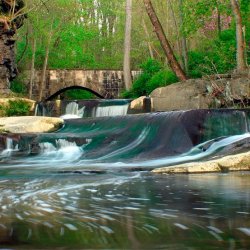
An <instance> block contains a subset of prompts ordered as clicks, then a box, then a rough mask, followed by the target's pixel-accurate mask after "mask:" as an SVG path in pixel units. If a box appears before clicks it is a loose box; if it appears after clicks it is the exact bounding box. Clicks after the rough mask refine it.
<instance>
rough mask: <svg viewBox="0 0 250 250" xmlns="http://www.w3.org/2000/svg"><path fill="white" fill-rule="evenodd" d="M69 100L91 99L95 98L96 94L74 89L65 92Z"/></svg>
mask: <svg viewBox="0 0 250 250" xmlns="http://www.w3.org/2000/svg"><path fill="white" fill-rule="evenodd" d="M64 96H65V97H66V98H67V99H68V100H89V99H94V98H96V96H95V95H94V94H92V93H91V92H89V91H87V90H82V89H72V90H68V91H66V92H65V93H64Z"/></svg>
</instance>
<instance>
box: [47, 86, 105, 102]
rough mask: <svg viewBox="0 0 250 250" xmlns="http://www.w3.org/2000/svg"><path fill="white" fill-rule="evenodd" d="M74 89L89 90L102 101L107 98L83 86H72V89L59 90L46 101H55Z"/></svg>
mask: <svg viewBox="0 0 250 250" xmlns="http://www.w3.org/2000/svg"><path fill="white" fill-rule="evenodd" d="M72 89H81V90H87V91H89V92H91V93H92V94H94V95H96V96H97V97H99V98H101V99H104V98H105V97H104V96H102V95H101V94H99V93H97V92H96V91H94V90H92V89H90V88H87V87H82V86H70V87H66V88H63V89H59V90H58V91H56V92H55V93H54V94H52V95H51V96H49V97H47V98H46V99H45V100H44V101H45V102H47V101H52V100H53V99H55V98H56V97H57V96H58V95H60V94H62V93H64V92H66V91H68V90H72Z"/></svg>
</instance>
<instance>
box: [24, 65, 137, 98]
mask: <svg viewBox="0 0 250 250" xmlns="http://www.w3.org/2000/svg"><path fill="white" fill-rule="evenodd" d="M138 74H139V72H138V71H133V72H132V77H133V78H135V77H136V75H138ZM25 75H27V76H29V75H30V74H29V72H28V71H27V72H26V74H25ZM25 82H26V84H27V85H28V84H29V79H28V77H27V79H26V80H25ZM40 82H41V71H39V70H38V71H36V73H35V80H34V86H33V99H35V100H36V99H37V96H38V91H39V86H40ZM73 86H80V87H84V88H87V89H90V90H92V91H94V92H96V93H98V94H99V95H101V96H103V97H105V98H118V97H120V95H121V92H122V91H123V90H124V87H125V84H124V79H123V72H122V71H115V70H48V71H47V74H46V84H45V89H44V96H43V99H46V98H48V97H49V96H51V95H53V94H55V93H56V92H57V91H59V90H61V89H64V88H68V87H73Z"/></svg>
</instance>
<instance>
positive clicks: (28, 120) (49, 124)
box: [0, 116, 64, 133]
mask: <svg viewBox="0 0 250 250" xmlns="http://www.w3.org/2000/svg"><path fill="white" fill-rule="evenodd" d="M63 124H64V121H63V119H61V118H54V117H40V116H19V117H2V118H0V132H2V133H3V132H8V133H46V132H52V131H55V130H57V129H58V128H60V127H61V126H62V125H63Z"/></svg>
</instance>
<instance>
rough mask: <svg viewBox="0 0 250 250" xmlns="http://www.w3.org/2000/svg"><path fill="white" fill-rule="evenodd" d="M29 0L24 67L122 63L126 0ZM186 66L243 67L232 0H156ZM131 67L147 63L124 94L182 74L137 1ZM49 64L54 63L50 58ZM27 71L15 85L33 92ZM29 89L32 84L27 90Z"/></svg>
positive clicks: (249, 53) (194, 73) (249, 41)
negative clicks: (25, 78)
mask: <svg viewBox="0 0 250 250" xmlns="http://www.w3.org/2000/svg"><path fill="white" fill-rule="evenodd" d="M42 3H43V4H42V5H40V7H39V8H36V1H31V0H28V1H27V9H29V10H31V11H29V12H28V18H27V20H26V21H25V24H24V26H23V27H22V28H21V29H20V30H19V31H18V34H17V48H16V50H17V63H18V69H19V71H20V72H21V73H22V72H23V71H24V70H27V69H31V68H32V67H33V68H35V69H43V68H44V67H45V66H46V67H47V68H50V69H65V68H67V69H77V68H81V69H122V68H123V57H124V33H125V19H126V12H125V4H126V1H125V0H122V1H117V0H78V1H76V0H53V1H42ZM152 3H153V5H154V8H155V11H156V13H157V15H158V17H159V19H160V22H161V24H162V26H163V28H164V31H165V34H166V36H167V38H168V40H169V41H170V43H171V45H172V48H173V50H174V53H175V55H176V57H177V59H178V61H179V63H180V64H181V66H182V68H183V69H185V72H186V73H187V75H188V76H189V77H190V78H199V77H202V76H204V75H211V74H217V73H226V72H229V71H231V70H233V69H235V67H236V59H235V58H236V32H235V19H234V15H233V13H232V8H231V4H230V1H229V0H199V1H197V0H152ZM240 8H241V15H242V21H243V27H244V37H245V46H246V58H247V60H248V64H249V63H250V1H249V0H241V1H240ZM131 33H132V42H131V44H132V46H131V69H133V70H142V71H143V73H142V74H141V76H140V77H139V78H138V79H137V80H136V81H135V82H134V83H133V87H132V89H131V90H130V91H127V92H125V93H124V97H137V96H140V95H148V94H149V93H150V92H151V91H152V90H153V89H155V88H156V87H159V86H166V85H168V84H171V83H174V82H176V81H177V77H176V76H175V74H174V73H173V72H172V71H171V70H170V69H169V67H168V64H167V62H166V57H165V54H164V52H163V50H162V48H161V45H160V43H159V40H158V39H157V37H156V35H155V32H154V30H153V27H152V24H151V23H150V20H149V18H148V15H147V13H146V11H145V6H144V4H143V0H138V1H133V7H132V32H131ZM45 64H46V65H45ZM22 77H23V76H22V74H20V75H19V77H18V78H17V79H16V80H14V82H13V83H12V88H13V89H14V90H15V91H17V92H18V91H19V92H25V89H24V88H23V86H22V84H21V82H22ZM26 91H27V90H26Z"/></svg>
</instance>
